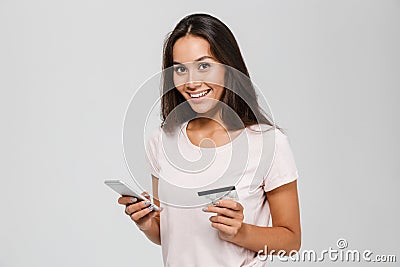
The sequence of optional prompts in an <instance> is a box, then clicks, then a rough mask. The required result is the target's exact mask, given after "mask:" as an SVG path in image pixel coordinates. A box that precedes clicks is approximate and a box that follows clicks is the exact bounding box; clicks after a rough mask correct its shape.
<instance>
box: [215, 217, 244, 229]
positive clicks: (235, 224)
mask: <svg viewBox="0 0 400 267" xmlns="http://www.w3.org/2000/svg"><path fill="white" fill-rule="evenodd" d="M210 221H211V222H214V223H221V224H225V225H227V226H233V227H240V225H241V222H240V221H238V220H237V219H232V218H228V217H225V216H218V215H217V216H211V217H210Z"/></svg>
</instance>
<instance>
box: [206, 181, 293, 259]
mask: <svg viewBox="0 0 400 267" xmlns="http://www.w3.org/2000/svg"><path fill="white" fill-rule="evenodd" d="M267 199H268V202H269V205H270V210H271V216H272V227H266V226H256V225H252V224H247V223H243V207H242V206H241V205H240V204H239V203H238V202H235V201H231V200H220V203H219V205H218V207H213V206H209V207H208V210H207V211H210V212H217V213H220V214H218V215H219V216H212V217H211V219H210V220H211V221H212V222H213V223H212V226H213V227H214V228H216V229H218V230H219V231H220V237H222V238H223V239H225V240H226V241H229V242H232V243H234V244H236V245H238V246H241V247H245V248H247V249H250V250H253V251H256V252H258V251H260V250H264V249H265V246H267V249H268V254H270V253H271V252H273V253H272V254H276V253H278V252H279V251H280V250H284V251H286V252H287V253H289V252H290V251H291V250H299V249H300V245H301V229H300V212H299V201H298V196H297V182H296V181H293V182H290V183H288V184H285V185H282V186H280V187H278V188H276V189H274V190H271V191H269V192H267ZM232 202H234V203H233V204H234V206H232V207H229V206H230V205H232ZM223 206H225V207H226V208H222V209H221V208H220V207H223ZM232 209H233V211H232ZM224 214H225V216H224ZM264 253H265V251H264Z"/></svg>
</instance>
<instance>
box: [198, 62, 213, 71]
mask: <svg viewBox="0 0 400 267" xmlns="http://www.w3.org/2000/svg"><path fill="white" fill-rule="evenodd" d="M209 67H211V64H210V63H207V62H203V63H200V64H199V70H205V69H208V68H209Z"/></svg>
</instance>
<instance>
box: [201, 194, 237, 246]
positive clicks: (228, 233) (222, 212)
mask: <svg viewBox="0 0 400 267" xmlns="http://www.w3.org/2000/svg"><path fill="white" fill-rule="evenodd" d="M243 210H244V208H243V206H242V205H241V204H240V203H239V202H236V201H235V200H228V199H219V200H218V201H217V202H215V203H214V206H208V207H205V208H203V211H204V212H214V213H217V215H216V216H211V217H210V221H211V226H212V227H214V228H215V229H217V230H218V236H219V238H221V239H222V240H225V241H232V240H233V238H235V236H236V235H237V234H238V233H239V230H240V229H241V228H242V225H243V219H244V215H243Z"/></svg>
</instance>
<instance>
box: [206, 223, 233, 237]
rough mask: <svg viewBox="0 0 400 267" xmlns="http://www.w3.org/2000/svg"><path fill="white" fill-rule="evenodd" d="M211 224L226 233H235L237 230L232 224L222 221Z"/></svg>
mask: <svg viewBox="0 0 400 267" xmlns="http://www.w3.org/2000/svg"><path fill="white" fill-rule="evenodd" d="M211 226H212V227H213V228H215V229H217V230H219V231H221V232H223V233H225V234H227V235H233V236H234V235H236V234H237V232H238V230H237V229H236V228H234V227H232V226H228V225H225V224H222V223H214V222H212V223H211Z"/></svg>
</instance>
